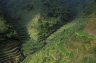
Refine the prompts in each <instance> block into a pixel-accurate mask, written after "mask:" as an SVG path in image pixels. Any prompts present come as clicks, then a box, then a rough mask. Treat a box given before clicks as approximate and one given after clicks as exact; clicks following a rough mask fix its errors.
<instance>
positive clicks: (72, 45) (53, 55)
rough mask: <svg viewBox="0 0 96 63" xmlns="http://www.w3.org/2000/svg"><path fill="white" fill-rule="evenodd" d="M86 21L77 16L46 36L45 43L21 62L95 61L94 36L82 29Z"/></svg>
mask: <svg viewBox="0 0 96 63" xmlns="http://www.w3.org/2000/svg"><path fill="white" fill-rule="evenodd" d="M86 23H87V21H85V19H84V20H83V19H82V18H81V19H79V18H77V19H76V20H74V21H73V22H71V23H69V24H66V25H64V26H63V27H61V28H60V29H58V31H56V32H55V33H53V34H52V35H50V37H48V38H47V40H46V42H47V45H46V46H45V47H44V48H42V49H41V50H40V51H38V52H36V53H34V54H30V55H29V56H28V57H27V58H26V59H25V60H24V61H23V62H22V63H95V62H96V57H95V55H96V54H95V53H96V51H95V48H96V45H95V43H96V39H93V38H94V37H95V36H92V35H89V34H88V33H87V32H85V31H84V28H85V25H86Z"/></svg>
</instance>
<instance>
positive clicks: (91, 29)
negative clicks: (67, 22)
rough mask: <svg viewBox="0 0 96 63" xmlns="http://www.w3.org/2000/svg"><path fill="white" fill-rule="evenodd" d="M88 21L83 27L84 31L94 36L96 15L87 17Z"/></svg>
mask: <svg viewBox="0 0 96 63" xmlns="http://www.w3.org/2000/svg"><path fill="white" fill-rule="evenodd" d="M87 20H88V22H87V24H86V27H85V29H84V30H85V32H87V33H89V34H90V35H93V36H96V17H92V18H88V19H87Z"/></svg>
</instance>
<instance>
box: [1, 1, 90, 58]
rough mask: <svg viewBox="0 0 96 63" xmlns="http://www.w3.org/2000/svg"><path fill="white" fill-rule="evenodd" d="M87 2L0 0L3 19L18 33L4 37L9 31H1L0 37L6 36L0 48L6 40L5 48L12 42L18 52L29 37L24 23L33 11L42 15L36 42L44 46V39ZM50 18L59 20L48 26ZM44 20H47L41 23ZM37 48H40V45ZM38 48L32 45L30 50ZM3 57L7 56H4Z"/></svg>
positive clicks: (72, 16) (28, 20) (66, 21)
mask: <svg viewBox="0 0 96 63" xmlns="http://www.w3.org/2000/svg"><path fill="white" fill-rule="evenodd" d="M87 2H88V3H89V0H76V1H74V0H40V2H39V1H38V0H36V1H32V0H8V1H6V0H0V8H1V10H3V14H4V19H6V20H7V22H8V23H9V24H10V25H11V26H12V27H13V28H14V30H16V32H17V34H18V36H17V37H14V36H12V37H11V38H8V37H6V33H9V32H10V31H8V30H7V31H6V32H4V33H1V35H0V37H4V38H6V41H3V40H2V43H1V44H2V46H1V48H2V47H4V44H5V43H6V42H8V44H6V47H5V48H7V46H9V44H10V43H12V42H14V43H12V45H14V47H15V45H16V47H17V46H18V47H19V49H18V48H17V49H16V50H17V52H18V53H20V51H21V50H20V49H21V45H22V43H24V42H25V41H26V40H27V39H30V37H29V34H28V30H27V28H26V25H27V24H28V23H29V22H30V20H31V19H32V16H34V13H33V11H36V13H40V14H41V17H43V18H40V27H39V29H38V30H39V32H40V33H39V38H38V43H39V45H40V44H42V45H43V46H45V44H46V43H45V42H44V40H46V38H47V37H48V36H50V35H51V34H52V33H54V32H55V31H56V30H58V29H59V28H60V27H61V26H62V25H64V24H67V23H69V22H70V21H72V20H73V19H74V18H75V17H77V16H78V13H79V11H80V9H81V10H82V6H83V5H85V4H86V3H87ZM51 18H55V19H57V18H59V20H57V21H56V23H53V25H52V26H50V22H51V21H50V20H49V19H51ZM44 21H47V22H46V23H44V24H42V23H43V22H44ZM54 22H55V21H54ZM9 30H10V29H9ZM11 32H12V31H11ZM7 40H8V41H7ZM9 42H10V43H9ZM41 42H42V43H41ZM3 43H4V44H3ZM36 45H38V44H36ZM40 46H41V45H40ZM14 47H11V44H10V46H9V47H8V48H10V49H11V48H14ZM38 48H39V49H40V48H42V46H41V47H38ZM38 48H37V47H34V48H32V50H33V51H34V52H35V51H37V50H39V49H38ZM12 52H14V51H12ZM10 53H11V52H10ZM0 54H3V52H2V51H1V52H0ZM14 54H16V53H14ZM3 55H5V54H3ZM22 55H23V53H22ZM2 57H3V56H2ZM4 58H7V57H6V56H5V57H4Z"/></svg>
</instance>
